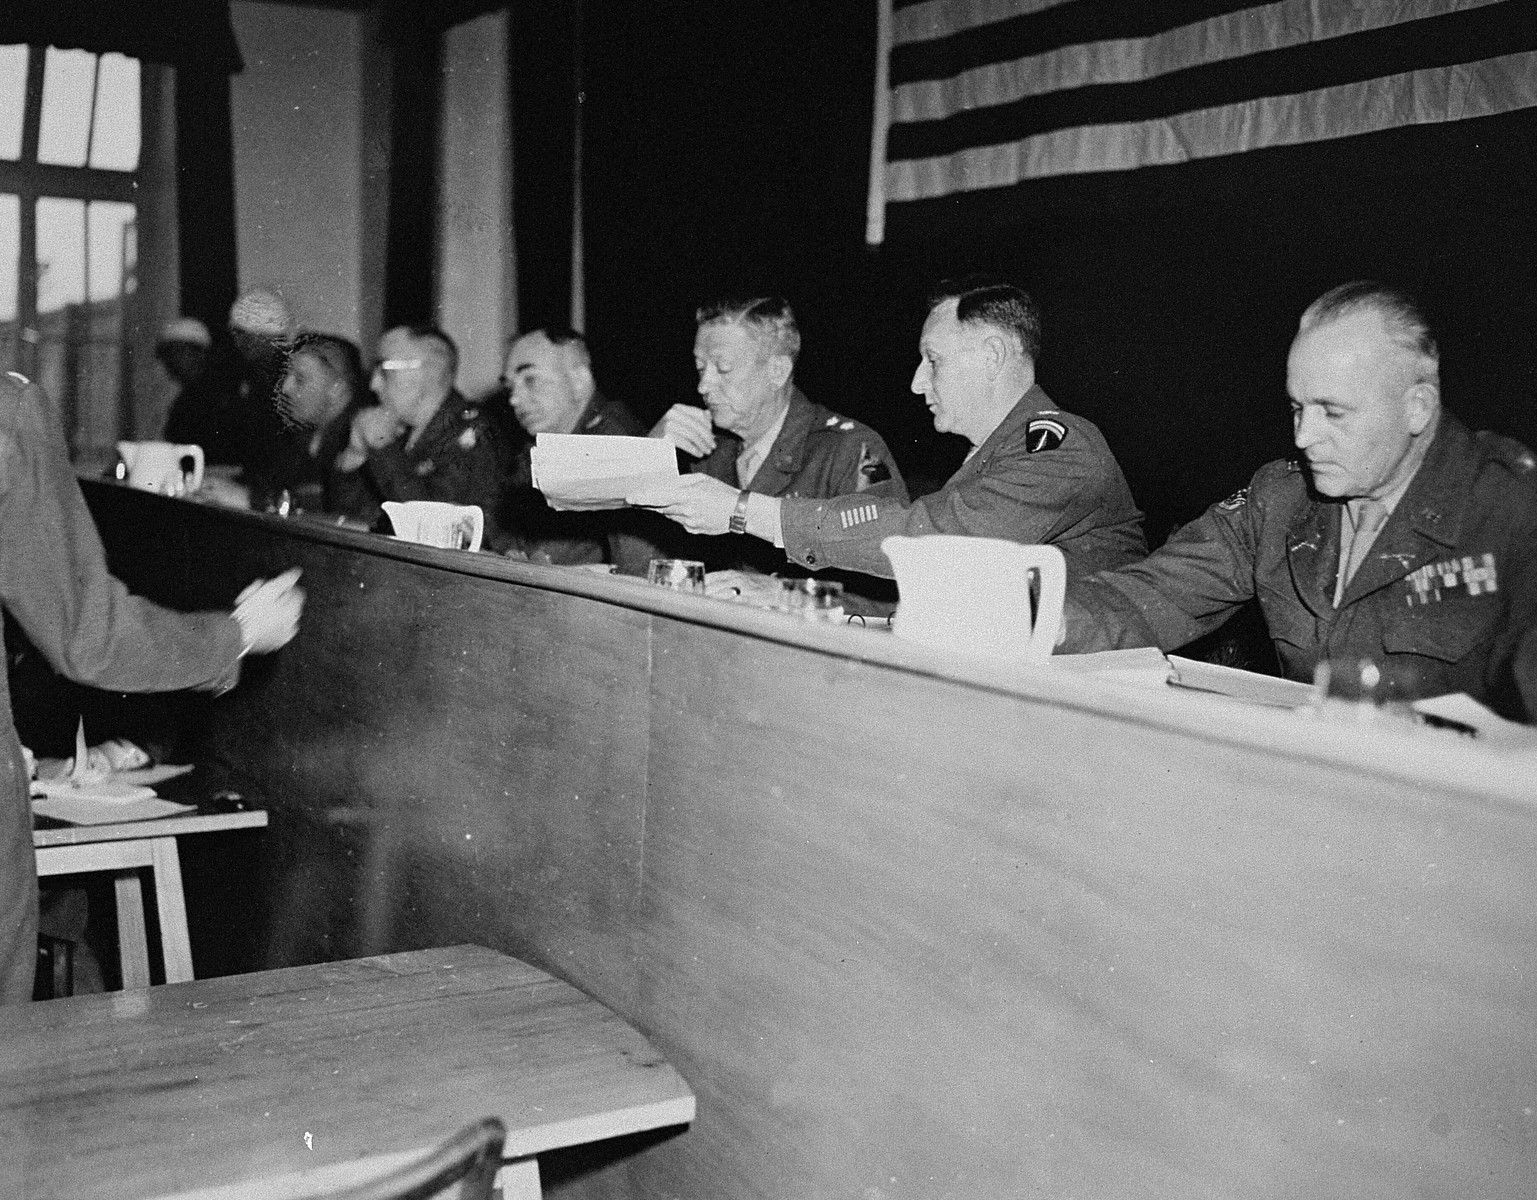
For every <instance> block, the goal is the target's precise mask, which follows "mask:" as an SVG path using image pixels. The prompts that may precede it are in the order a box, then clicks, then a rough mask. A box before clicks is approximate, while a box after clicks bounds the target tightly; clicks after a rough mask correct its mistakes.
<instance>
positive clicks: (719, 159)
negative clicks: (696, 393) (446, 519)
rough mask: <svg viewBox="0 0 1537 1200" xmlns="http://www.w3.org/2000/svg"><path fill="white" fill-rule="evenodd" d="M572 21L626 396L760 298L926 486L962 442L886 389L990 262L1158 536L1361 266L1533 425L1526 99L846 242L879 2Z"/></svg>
mask: <svg viewBox="0 0 1537 1200" xmlns="http://www.w3.org/2000/svg"><path fill="white" fill-rule="evenodd" d="M600 12H601V17H600V15H599V14H600ZM586 25H587V30H588V39H587V56H588V71H587V77H588V84H587V104H586V116H587V122H588V123H587V133H586V136H587V146H588V169H587V172H586V176H585V186H586V189H587V230H588V256H587V261H588V314H589V317H588V327H589V333H590V335H591V339H592V341H593V347H594V353H595V358H596V365H597V369H598V372H599V378H600V380H601V381H602V383H603V385H604V386H605V388H606V389H607V390H609V391H610V392H611V393H613V394H615V395H617V396H620V397H622V398H624V399H627V400H629V401H631V402H632V403H634V404H635V405H636V406H637V407H638V408H640V409H641V410H642V411H643V412H644V414H645V415H648V416H652V415H656V414H659V413H660V412H661V411H662V410H664V409H665V408H666V406H667V405H668V404H670V403H672V402H674V401H676V400H679V399H687V398H688V397H689V396H691V395H692V393H693V365H692V344H693V321H692V316H691V314H692V311H693V308H694V306H695V305H696V304H697V303H698V302H699V300H700V299H701V298H702V297H704V296H706V295H707V294H709V293H710V292H711V291H712V290H714V289H717V288H734V287H737V286H751V287H762V288H768V289H777V290H782V291H784V292H785V293H786V294H787V295H788V296H789V297H790V299H791V300H792V302H793V303H794V304H795V307H796V310H797V313H798V314H799V316H800V320H801V325H802V329H803V332H804V334H805V349H804V350H803V352H802V359H801V366H800V369H799V375H800V378H801V381H802V383H803V385H804V387H805V389H806V391H807V392H808V394H810V395H811V396H812V397H813V398H815V399H817V400H820V401H822V402H823V403H826V404H829V405H832V406H833V407H835V408H841V409H843V410H844V411H846V412H848V413H849V414H850V415H852V416H856V417H859V418H861V419H863V420H866V421H868V422H870V423H871V424H872V425H874V426H876V427H877V428H878V429H880V430H881V431H882V432H883V433H885V434H886V435H887V438H888V440H889V441H890V442H891V444H892V447H893V449H894V451H895V452H896V453H897V455H898V457H899V459H900V460H901V463H902V467H903V470H904V471H905V472H906V473H907V474H908V475H909V476H910V477H913V478H915V479H918V480H923V481H925V482H927V483H929V484H931V485H933V484H937V483H939V482H942V481H943V479H944V478H945V477H946V476H947V475H948V474H949V472H950V471H951V470H953V469H954V467H955V466H956V465H957V464H958V463H959V461H960V459H961V457H962V455H963V453H964V450H965V446H964V444H962V443H961V442H960V441H959V439H956V438H953V437H945V438H941V437H940V436H938V435H936V434H934V432H933V430H932V428H931V427H930V426H929V421H928V414H927V412H926V410H925V409H924V408H923V407H922V404H921V402H920V401H919V400H918V399H917V398H916V397H913V396H911V395H910V394H909V393H908V391H907V384H908V381H909V380H910V378H911V375H912V371H913V368H914V367H915V366H916V364H917V351H916V344H917V336H918V329H919V324H920V322H921V296H922V292H923V289H924V286H925V285H926V283H927V282H928V281H929V280H931V279H932V278H934V277H936V276H939V275H943V274H947V273H951V272H955V271H959V270H964V269H972V268H986V269H993V270H1000V271H1003V272H1006V273H1008V274H1011V275H1013V276H1014V277H1016V278H1017V279H1018V280H1019V281H1020V282H1021V283H1023V284H1024V285H1025V286H1026V287H1028V288H1029V289H1031V290H1032V291H1033V292H1034V293H1035V294H1036V296H1037V297H1038V298H1039V299H1040V301H1041V303H1042V306H1043V308H1044V309H1045V317H1046V350H1045V353H1044V355H1043V358H1042V361H1041V363H1040V373H1041V378H1042V381H1043V383H1044V385H1045V386H1046V388H1047V390H1048V391H1049V392H1051V393H1052V394H1053V396H1054V397H1055V398H1056V399H1057V400H1058V401H1059V402H1060V403H1061V404H1063V405H1064V406H1065V407H1069V408H1072V409H1075V410H1077V411H1080V412H1082V413H1084V414H1086V415H1088V416H1090V417H1091V418H1092V419H1094V420H1095V421H1097V422H1099V423H1100V424H1101V426H1102V427H1103V428H1104V430H1105V432H1106V434H1107V436H1108V437H1109V439H1110V442H1111V444H1112V446H1114V447H1115V449H1116V452H1117V454H1118V455H1119V456H1120V458H1121V461H1122V463H1123V464H1124V466H1125V469H1126V473H1127V475H1128V477H1129V479H1130V481H1131V484H1132V488H1133V490H1134V491H1135V493H1136V495H1137V497H1138V499H1139V501H1140V502H1141V503H1142V505H1143V506H1144V508H1146V509H1147V511H1148V514H1149V518H1150V521H1149V524H1150V529H1151V532H1152V533H1153V534H1154V536H1155V537H1160V538H1161V537H1162V536H1163V534H1164V533H1165V532H1166V531H1167V530H1168V528H1169V527H1170V526H1171V525H1172V524H1175V523H1178V522H1182V521H1185V520H1188V519H1189V518H1190V517H1192V516H1194V515H1196V514H1197V513H1198V512H1200V511H1201V510H1202V509H1203V508H1204V507H1205V506H1206V505H1207V504H1209V503H1211V502H1213V501H1215V500H1218V499H1221V498H1222V497H1224V496H1226V495H1228V494H1230V493H1231V492H1232V491H1233V490H1234V489H1235V488H1237V487H1239V486H1241V485H1242V484H1243V482H1244V481H1245V480H1246V479H1247V478H1248V476H1249V475H1250V474H1251V473H1252V472H1253V470H1254V469H1255V467H1257V466H1258V465H1259V464H1260V463H1262V462H1264V461H1266V460H1268V459H1270V458H1274V457H1277V456H1280V455H1284V454H1285V453H1287V452H1288V450H1289V448H1290V441H1289V417H1288V410H1287V404H1286V396H1285V391H1284V383H1285V355H1286V349H1287V346H1288V343H1289V341H1290V337H1291V333H1292V331H1293V329H1294V328H1295V324H1296V319H1297V316H1298V315H1299V313H1300V312H1301V310H1302V308H1303V307H1304V306H1305V305H1306V304H1307V302H1308V301H1309V300H1311V299H1312V298H1313V297H1314V296H1316V295H1317V294H1318V293H1320V292H1322V291H1323V290H1324V289H1325V288H1327V287H1330V286H1332V285H1333V284H1335V283H1339V282H1342V281H1344V280H1346V279H1349V278H1354V277H1359V276H1379V277H1384V278H1388V279H1391V280H1395V281H1398V282H1400V283H1402V284H1404V285H1406V286H1408V287H1410V288H1412V289H1414V290H1416V291H1418V292H1419V293H1420V294H1421V295H1422V297H1423V298H1424V299H1425V301H1426V302H1427V304H1428V305H1429V307H1430V308H1431V310H1432V312H1433V314H1434V315H1435V317H1436V318H1437V319H1438V320H1439V322H1440V324H1441V327H1442V333H1443V344H1444V355H1443V357H1444V378H1445V388H1444V392H1445V396H1446V400H1447V403H1448V404H1449V405H1450V406H1451V407H1452V408H1454V409H1456V410H1458V411H1460V412H1461V413H1463V414H1464V415H1465V416H1466V417H1467V418H1468V419H1469V420H1470V422H1471V423H1472V424H1474V425H1475V426H1479V427H1486V428H1494V429H1498V430H1500V431H1502V432H1507V433H1511V434H1514V435H1516V436H1518V437H1521V438H1522V439H1523V440H1524V441H1526V442H1528V443H1529V444H1537V414H1534V411H1533V410H1534V405H1533V400H1534V398H1537V335H1534V334H1533V332H1532V331H1533V330H1534V329H1537V311H1534V309H1537V236H1534V235H1533V232H1532V231H1533V229H1534V228H1537V169H1534V168H1537V161H1534V160H1537V114H1534V113H1532V112H1530V111H1528V112H1523V113H1515V114H1510V115H1506V116H1502V117H1494V118H1488V119H1483V120H1477V121H1466V122H1456V123H1451V124H1446V125H1434V126H1425V127H1419V128H1412V129H1405V130H1397V131H1392V132H1388V133H1382V134H1373V135H1368V136H1364V137H1358V138H1352V139H1346V140H1341V141H1337V142H1326V143H1319V144H1315V145H1312V146H1303V147H1296V148H1287V149H1280V150H1267V151H1262V152H1258V153H1254V154H1248V155H1242V156H1236V157H1232V158H1224V159H1213V160H1206V161H1203V162H1199V163H1194V164H1189V165H1181V166H1175V167H1160V168H1154V169H1147V170H1141V171H1134V172H1125V173H1117V174H1107V175H1091V176H1079V177H1071V178H1061V179H1053V180H1048V181H1044V182H1038V183H1032V184H1026V185H1021V186H1019V187H1017V188H1012V189H1008V190H1005V191H1000V192H993V193H974V194H972V195H971V196H968V197H963V198H951V199H945V200H937V201H925V202H920V203H916V204H907V205H894V206H892V207H891V208H890V209H889V210H888V240H887V244H886V245H885V246H884V247H882V248H881V249H880V250H878V251H867V250H866V249H865V248H864V247H863V245H862V241H863V232H864V197H865V185H866V172H867V164H868V155H869V136H870V120H871V109H872V100H871V92H872V88H873V79H874V13H873V5H871V4H867V3H863V2H856V3H850V4H843V5H819V6H816V8H815V10H814V12H813V11H811V10H809V9H808V8H807V6H805V5H802V4H799V3H794V2H792V0H763V2H761V3H758V4H754V5H752V6H737V5H721V4H716V3H711V2H707V0H674V2H673V3H669V4H667V5H628V4H622V3H613V2H611V0H606V2H604V3H601V4H598V3H594V2H593V0H589V12H588V16H587V19H586ZM520 204H521V198H520ZM521 211H522V210H521V208H520V214H521ZM520 220H521V216H520ZM524 233H525V229H524V228H523V227H522V226H521V225H520V230H519V234H520V243H521V242H522V239H523V235H524Z"/></svg>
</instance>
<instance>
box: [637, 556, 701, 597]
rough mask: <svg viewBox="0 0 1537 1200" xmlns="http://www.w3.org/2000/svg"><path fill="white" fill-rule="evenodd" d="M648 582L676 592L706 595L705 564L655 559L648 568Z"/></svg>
mask: <svg viewBox="0 0 1537 1200" xmlns="http://www.w3.org/2000/svg"><path fill="white" fill-rule="evenodd" d="M646 582H647V583H655V584H658V585H660V586H662V587H664V588H671V589H672V590H673V591H675V592H698V593H699V594H700V595H701V596H702V595H704V563H702V562H695V561H694V560H693V559H690V558H653V559H652V560H651V563H650V565H649V566H647V568H646Z"/></svg>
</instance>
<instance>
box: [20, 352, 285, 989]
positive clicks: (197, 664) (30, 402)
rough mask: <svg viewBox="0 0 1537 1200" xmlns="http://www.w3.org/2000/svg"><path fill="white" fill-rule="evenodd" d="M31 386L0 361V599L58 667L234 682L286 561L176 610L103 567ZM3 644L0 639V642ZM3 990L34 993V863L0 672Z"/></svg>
mask: <svg viewBox="0 0 1537 1200" xmlns="http://www.w3.org/2000/svg"><path fill="white" fill-rule="evenodd" d="M50 412H51V409H50V407H49V404H48V400H47V397H45V396H44V395H43V392H42V389H41V388H39V387H37V386H36V385H35V384H31V383H28V382H27V380H26V379H24V378H23V377H22V376H20V375H16V374H13V373H0V604H3V605H4V608H5V611H6V612H8V613H9V614H10V615H11V616H12V617H13V618H15V620H16V623H17V624H18V625H19V626H20V627H21V629H22V631H23V632H24V633H25V634H26V635H27V637H28V639H30V640H31V642H32V644H33V645H34V646H36V647H37V649H38V650H39V651H40V652H41V653H42V654H43V656H44V657H45V658H47V660H48V662H49V664H50V665H51V666H52V667H53V668H54V670H56V671H58V672H59V673H60V674H61V675H64V676H65V677H67V678H69V679H73V680H75V681H77V682H79V683H86V684H91V685H93V686H96V687H102V688H110V689H112V690H114V691H127V692H154V691H174V690H180V689H182V688H198V689H202V690H206V691H214V692H220V691H225V690H227V689H229V688H230V687H233V686H234V684H235V681H236V680H237V679H238V678H239V675H240V660H241V659H242V658H243V657H245V656H246V655H248V654H266V653H269V652H271V651H273V650H276V649H278V648H279V647H281V646H284V645H286V644H287V643H288V642H289V640H290V639H292V637H293V636H294V633H295V631H296V630H297V628H298V621H299V614H300V612H301V610H302V608H303V605H304V594H303V592H301V591H300V590H299V589H298V588H296V587H295V586H294V582H295V580H296V579H297V577H298V572H297V571H292V572H288V573H286V574H284V575H280V576H278V577H277V578H276V579H270V580H265V581H258V582H256V583H253V584H252V585H251V586H250V587H248V588H247V589H246V590H245V592H244V593H242V595H241V596H240V598H239V601H238V603H237V604H236V606H235V609H234V611H233V612H232V613H231V612H202V613H177V612H170V611H168V610H166V609H163V608H158V607H156V606H155V605H153V604H150V603H149V602H148V601H146V600H144V599H142V598H140V597H138V596H130V595H129V594H128V593H127V591H126V590H125V589H124V587H123V585H122V584H121V583H119V582H118V581H117V580H116V579H114V578H112V576H111V575H109V574H108V573H107V563H106V556H105V554H104V553H103V551H102V546H101V539H100V538H99V537H98V536H97V533H96V525H95V523H94V522H93V521H92V520H91V514H90V512H89V510H88V509H87V508H86V506H85V499H84V497H82V496H81V494H80V488H79V485H77V484H76V483H75V476H74V472H73V471H72V470H71V468H70V465H69V459H68V457H67V455H66V453H65V448H64V438H63V436H62V435H61V433H60V430H59V428H58V425H57V424H56V423H55V421H54V420H53V419H52V417H51V416H50ZM0 650H3V646H0ZM0 772H3V774H0V1004H14V1003H20V1002H24V1001H27V1000H30V999H31V998H32V969H33V965H34V963H35V961H36V958H37V872H36V869H35V867H36V864H35V859H34V856H33V850H32V811H31V808H30V806H29V805H28V802H27V792H28V783H27V768H26V767H25V766H24V765H23V755H22V753H21V744H20V743H19V742H18V741H17V738H16V728H15V724H14V722H13V719H12V716H11V704H10V694H9V687H8V684H7V680H6V677H5V676H4V675H0Z"/></svg>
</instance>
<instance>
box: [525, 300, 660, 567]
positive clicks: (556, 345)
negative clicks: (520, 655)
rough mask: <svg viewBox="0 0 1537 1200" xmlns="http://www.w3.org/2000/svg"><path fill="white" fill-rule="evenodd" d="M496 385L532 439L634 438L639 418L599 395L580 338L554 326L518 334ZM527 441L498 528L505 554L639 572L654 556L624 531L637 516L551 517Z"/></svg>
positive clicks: (647, 546) (616, 512) (613, 513)
mask: <svg viewBox="0 0 1537 1200" xmlns="http://www.w3.org/2000/svg"><path fill="white" fill-rule="evenodd" d="M502 382H503V383H505V384H506V385H507V387H508V389H509V393H508V401H509V403H511V405H512V411H513V415H514V416H516V417H517V418H518V424H519V425H521V426H522V427H523V429H524V431H525V432H526V433H528V435H529V436H530V437H531V438H533V437H537V436H538V435H539V434H541V433H571V434H587V435H596V436H603V437H640V436H642V435H644V433H645V432H646V428H645V426H644V425H643V424H641V421H640V418H639V417H637V416H636V415H635V414H634V413H633V412H631V411H630V409H629V407H628V406H627V405H625V404H623V403H621V402H619V401H617V400H609V399H607V398H606V397H605V396H604V395H603V394H602V393H601V392H599V391H598V384H597V381H596V380H595V379H594V378H593V374H592V356H591V354H590V353H589V352H588V350H587V342H586V341H585V340H584V339H583V337H582V335H581V334H579V333H577V332H576V331H575V330H572V329H563V328H559V327H555V326H550V327H546V328H543V329H532V330H530V331H528V332H527V333H524V334H521V335H520V336H519V337H518V338H517V339H516V340H514V341H513V343H512V345H511V346H510V347H508V350H507V363H506V366H505V367H504V368H503V371H502ZM531 445H532V443H531V442H525V443H524V444H523V445H522V446H521V447H520V448H519V449H518V451H517V453H516V454H515V456H514V458H513V463H512V472H511V477H510V479H509V480H508V486H507V496H506V500H505V505H504V508H503V516H502V520H501V522H500V523H501V525H502V526H503V527H504V528H505V529H506V531H507V533H506V536H507V539H508V543H509V546H508V549H507V551H506V553H507V554H508V555H509V556H510V557H521V558H527V559H528V560H529V561H531V562H543V563H552V564H555V565H557V566H568V565H578V564H583V563H602V562H607V563H613V564H615V565H616V566H617V567H618V569H619V571H620V573H621V574H625V575H644V574H645V573H646V564H647V563H648V562H649V561H650V559H651V558H652V556H653V555H654V553H655V550H654V548H653V547H652V546H651V544H650V543H649V542H647V541H645V540H644V539H643V538H642V537H641V536H640V535H639V533H638V532H637V531H636V530H635V529H633V528H631V527H632V526H634V525H635V524H636V517H637V516H641V515H643V514H637V513H631V512H626V511H623V510H606V511H603V512H557V511H556V510H555V509H552V508H551V507H550V506H549V505H548V504H547V503H545V499H544V496H543V495H542V494H541V493H540V492H539V491H538V490H537V489H536V488H535V487H534V477H533V468H532V465H531V463H530V461H529V448H530V446H531Z"/></svg>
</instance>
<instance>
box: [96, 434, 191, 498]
mask: <svg viewBox="0 0 1537 1200" xmlns="http://www.w3.org/2000/svg"><path fill="white" fill-rule="evenodd" d="M117 453H118V456H119V457H120V458H121V459H122V460H123V466H124V467H125V468H127V479H128V484H129V486H130V487H136V488H141V489H143V490H144V491H146V492H159V493H161V494H162V495H166V496H180V495H182V494H183V493H184V492H195V491H197V490H198V488H200V487H202V486H203V447H201V446H178V445H176V444H174V443H172V442H119V443H118V444H117ZM187 458H190V459H191V460H192V470H191V471H190V472H186V471H184V470H182V460H183V459H187Z"/></svg>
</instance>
